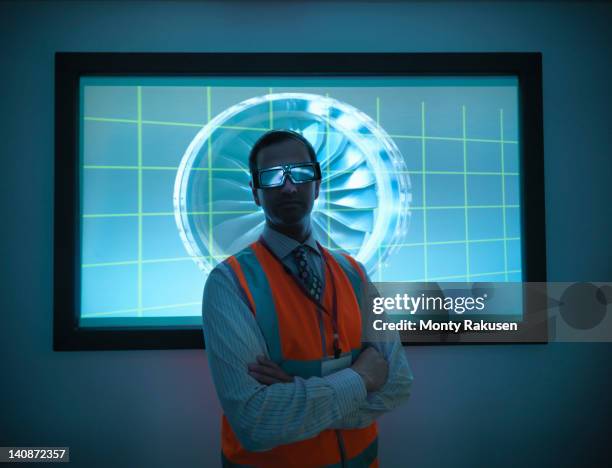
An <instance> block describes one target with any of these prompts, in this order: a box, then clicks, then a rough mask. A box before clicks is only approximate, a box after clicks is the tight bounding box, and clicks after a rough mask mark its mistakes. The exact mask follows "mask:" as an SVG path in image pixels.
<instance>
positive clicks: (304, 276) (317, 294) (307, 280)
mask: <svg viewBox="0 0 612 468" xmlns="http://www.w3.org/2000/svg"><path fill="white" fill-rule="evenodd" d="M293 257H294V258H295V263H296V265H297V268H298V276H299V278H300V280H301V281H302V284H303V285H304V287H305V288H306V291H307V292H308V293H309V294H310V295H311V296H312V297H314V298H315V299H316V300H317V301H319V300H320V299H321V280H320V279H319V277H318V276H317V275H316V273H315V272H314V271H313V270H312V268H311V267H310V265H308V262H307V261H306V248H305V247H304V246H303V245H300V246H299V247H296V248H295V249H294V250H293Z"/></svg>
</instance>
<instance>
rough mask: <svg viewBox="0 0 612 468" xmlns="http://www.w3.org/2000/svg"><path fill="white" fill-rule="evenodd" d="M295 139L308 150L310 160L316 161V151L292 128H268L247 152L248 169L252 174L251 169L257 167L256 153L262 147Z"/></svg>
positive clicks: (253, 169)
mask: <svg viewBox="0 0 612 468" xmlns="http://www.w3.org/2000/svg"><path fill="white" fill-rule="evenodd" d="M287 140H297V141H299V142H301V143H302V144H303V145H304V146H305V147H306V150H307V151H308V155H309V156H310V159H311V161H312V162H317V153H316V152H315V150H314V148H313V147H312V145H311V144H310V142H309V141H308V140H307V139H306V138H304V137H303V136H302V135H300V134H299V133H297V132H294V131H293V130H270V131H268V132H266V133H264V134H263V135H262V136H260V137H259V139H258V140H257V141H256V142H255V144H254V145H253V148H251V152H250V153H249V171H251V174H253V171H255V170H256V169H257V154H258V153H259V152H260V151H261V150H262V149H264V148H267V147H268V146H271V145H273V144H274V143H280V142H281V141H287Z"/></svg>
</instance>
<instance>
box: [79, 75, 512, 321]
mask: <svg viewBox="0 0 612 468" xmlns="http://www.w3.org/2000/svg"><path fill="white" fill-rule="evenodd" d="M518 93H519V89H518V79H517V77H514V76H474V77H466V76H461V77H460V76H457V77H453V76H444V77H442V76H431V77H427V76H418V77H417V76H414V77H408V76H402V77H393V76H388V77H384V76H377V77H366V76H354V75H353V76H347V77H289V76H287V77H278V76H275V77H261V76H259V77H240V78H237V77H229V76H228V77H222V76H217V77H202V78H198V77H189V78H185V77H171V76H168V77H159V76H157V77H136V76H134V77H125V76H123V77H110V76H109V77H100V76H98V77H82V78H81V79H80V116H79V125H80V138H79V144H80V164H79V168H80V171H81V174H80V180H81V185H80V201H81V203H80V206H81V213H80V217H81V265H80V274H81V289H80V295H81V297H80V299H81V301H80V304H81V310H80V326H83V327H88V326H122V327H125V326H128V327H131V326H135V327H142V326H193V327H199V326H201V323H202V318H201V308H202V292H203V288H204V284H205V281H206V278H207V276H208V274H209V272H210V271H211V269H212V268H214V266H215V265H216V264H217V263H219V262H220V261H222V260H223V259H225V258H226V257H227V256H229V255H232V254H234V253H236V252H237V251H239V250H240V249H242V248H244V247H246V246H247V245H248V244H249V243H251V242H253V241H255V240H256V239H257V237H258V235H259V233H260V232H261V229H262V228H263V225H264V223H265V217H264V214H263V211H262V210H261V208H259V207H258V206H257V205H256V204H255V203H254V201H253V197H252V194H251V189H250V188H249V185H248V182H249V179H250V174H249V170H248V161H247V158H248V153H249V150H250V148H251V146H252V145H253V143H254V142H255V141H256V140H257V138H258V137H259V136H261V135H262V134H263V133H264V132H266V131H267V130H270V129H280V128H287V129H292V130H295V131H298V132H300V133H302V134H303V135H304V136H305V137H306V138H307V139H308V140H309V141H310V142H311V143H312V144H313V146H314V148H315V150H316V152H317V158H318V160H319V162H320V164H321V170H322V175H323V179H322V182H321V189H320V194H319V197H318V199H317V201H316V203H315V206H314V209H313V212H312V222H313V230H314V234H315V236H316V237H317V238H318V240H319V241H320V242H321V243H322V244H323V245H324V246H326V247H327V248H329V249H335V250H344V251H346V252H348V253H350V254H351V255H353V256H354V257H355V258H356V259H358V260H359V261H361V262H362V263H363V264H364V265H365V266H366V268H367V271H368V274H369V276H370V278H371V279H372V281H381V282H438V281H439V282H487V281H490V282H514V281H521V280H523V264H522V258H523V256H522V251H521V245H522V243H521V237H522V227H521V196H520V182H521V171H520V163H519V161H520V160H519V154H520V147H521V138H520V134H519V96H518Z"/></svg>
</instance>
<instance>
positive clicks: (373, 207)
mask: <svg viewBox="0 0 612 468" xmlns="http://www.w3.org/2000/svg"><path fill="white" fill-rule="evenodd" d="M270 128H276V129H290V130H294V131H297V132H299V133H301V134H302V135H303V136H304V137H305V138H306V139H308V141H309V142H310V143H311V144H312V145H313V147H314V149H315V151H316V153H317V160H318V161H319V162H320V165H321V172H322V181H321V187H320V191H319V197H318V199H317V200H316V201H315V205H314V208H313V211H312V226H313V230H314V234H315V236H316V238H317V239H318V240H319V242H321V244H323V245H324V246H325V247H327V248H330V249H332V250H345V251H347V252H349V253H350V254H351V255H352V256H353V257H355V258H356V259H357V260H359V261H361V262H362V263H363V264H364V265H365V266H366V269H367V270H368V273H369V274H370V275H372V274H373V273H374V272H375V271H376V269H377V268H378V266H379V265H380V264H381V262H384V260H385V259H386V258H387V256H388V255H389V254H390V253H392V252H393V251H394V250H395V248H396V244H397V243H399V242H400V241H401V240H402V239H403V238H405V235H406V233H407V231H408V226H409V220H410V209H409V208H410V202H411V199H412V198H411V192H410V178H409V176H408V173H407V171H406V166H405V163H404V159H403V157H402V155H401V154H400V152H399V150H398V148H397V146H396V145H395V143H394V142H393V140H392V139H391V138H390V137H389V136H388V135H387V133H386V132H385V131H384V130H383V129H382V128H381V127H380V126H379V125H378V124H377V123H376V122H374V121H373V120H372V119H371V118H370V117H369V116H367V115H366V114H364V113H363V112H361V111H359V110H358V109H356V108H354V107H352V106H350V105H348V104H346V103H342V102H340V101H337V100H335V99H332V98H329V97H325V96H320V95H316V94H306V93H276V94H268V95H264V96H260V97H255V98H251V99H248V100H246V101H243V102H241V103H239V104H236V105H235V106H232V107H231V108H229V109H226V110H225V111H223V112H222V113H221V114H219V115H217V116H216V117H215V118H214V119H212V120H211V121H210V122H209V123H208V124H206V125H205V126H204V127H203V128H202V129H201V130H200V132H199V133H198V134H197V135H196V137H195V138H194V139H193V141H192V142H191V144H190V145H189V147H188V148H187V150H186V152H185V154H184V155H183V158H182V160H181V163H180V165H179V169H178V171H177V175H176V179H175V185H174V215H175V220H176V223H177V226H178V230H179V235H180V237H181V239H182V241H183V244H184V246H185V248H186V250H187V251H188V252H189V254H190V255H191V256H192V257H193V258H194V260H195V261H196V263H197V264H198V266H199V267H200V269H202V270H203V271H204V272H205V273H209V272H210V271H211V270H212V268H213V267H214V266H215V265H216V264H217V263H218V262H219V261H221V260H222V259H223V258H225V257H226V256H227V255H231V254H234V253H236V252H238V251H239V250H241V249H242V248H244V247H246V246H247V245H248V244H250V243H251V242H254V241H255V240H257V237H258V236H259V234H260V232H261V230H262V228H263V225H264V223H265V216H264V213H263V211H262V210H261V208H260V207H258V206H257V205H256V204H255V202H254V201H253V197H252V194H251V189H250V187H249V185H248V184H249V180H250V173H249V168H248V154H249V151H250V149H251V147H252V146H253V144H254V143H255V141H256V140H257V138H259V136H261V134H262V133H264V132H265V131H267V130H269V129H270Z"/></svg>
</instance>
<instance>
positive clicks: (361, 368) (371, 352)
mask: <svg viewBox="0 0 612 468" xmlns="http://www.w3.org/2000/svg"><path fill="white" fill-rule="evenodd" d="M351 369H353V370H354V371H355V372H357V373H358V374H359V375H360V376H361V378H362V379H363V383H364V384H365V387H366V390H367V392H368V393H370V392H375V391H376V390H379V389H380V388H381V387H382V386H383V385H384V384H385V382H387V376H388V374H389V365H388V364H387V361H386V360H385V358H384V357H383V355H382V354H380V353H379V352H378V350H377V349H376V348H374V347H372V346H369V347H367V348H366V349H364V350H363V351H362V352H361V354H360V355H359V357H358V358H357V360H356V361H355V363H354V364H353V365H352V366H351Z"/></svg>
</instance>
